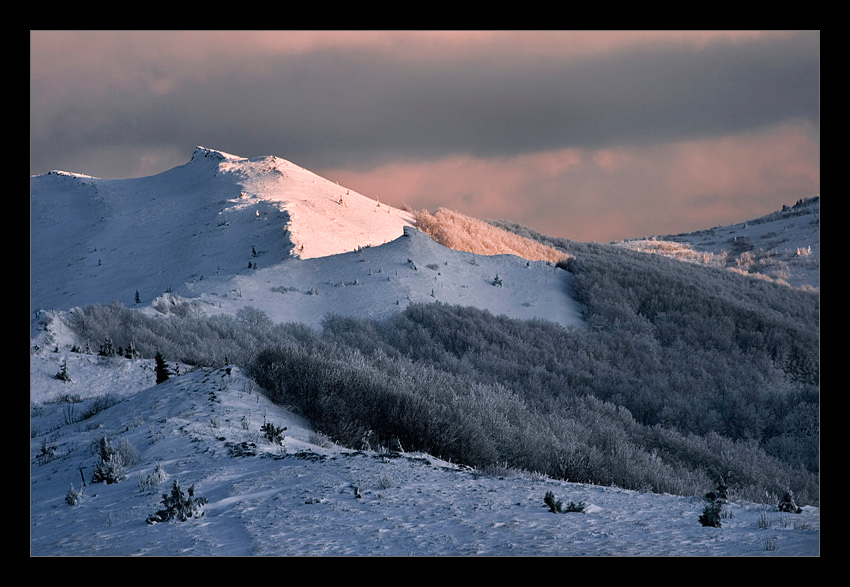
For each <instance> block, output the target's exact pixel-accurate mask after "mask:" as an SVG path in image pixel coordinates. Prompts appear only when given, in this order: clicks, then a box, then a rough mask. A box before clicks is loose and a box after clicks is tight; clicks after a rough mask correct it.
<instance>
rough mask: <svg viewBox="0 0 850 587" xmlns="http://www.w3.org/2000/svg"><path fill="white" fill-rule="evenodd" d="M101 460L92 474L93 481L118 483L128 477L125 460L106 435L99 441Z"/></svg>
mask: <svg viewBox="0 0 850 587" xmlns="http://www.w3.org/2000/svg"><path fill="white" fill-rule="evenodd" d="M99 454H100V462H99V463H98V464H97V466H96V467H95V470H94V473H93V474H92V479H91V482H92V483H104V482H105V483H107V484H112V483H118V482H120V481H123V480H124V479H125V478H126V474H125V469H124V461H123V460H122V458H121V455H120V454H119V452H118V451H117V450H115V448H113V446H112V443H110V442H109V440H108V439H107V438H106V437H105V436H104V437H103V438H101V439H100V443H99Z"/></svg>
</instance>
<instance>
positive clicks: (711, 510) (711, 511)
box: [699, 501, 723, 528]
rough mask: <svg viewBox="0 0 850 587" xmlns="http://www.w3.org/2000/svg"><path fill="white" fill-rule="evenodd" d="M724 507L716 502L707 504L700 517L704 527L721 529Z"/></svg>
mask: <svg viewBox="0 0 850 587" xmlns="http://www.w3.org/2000/svg"><path fill="white" fill-rule="evenodd" d="M722 507H723V506H722V504H721V503H719V502H716V501H711V502H709V503H707V504H705V507H704V508H703V509H702V513H701V514H700V516H699V523H700V524H702V525H703V526H711V527H713V528H720V527H721V524H720V511H721V509H722Z"/></svg>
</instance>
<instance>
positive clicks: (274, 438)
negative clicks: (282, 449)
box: [260, 422, 286, 444]
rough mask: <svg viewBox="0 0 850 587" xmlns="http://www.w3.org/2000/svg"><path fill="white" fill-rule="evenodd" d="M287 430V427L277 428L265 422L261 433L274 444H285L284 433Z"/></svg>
mask: <svg viewBox="0 0 850 587" xmlns="http://www.w3.org/2000/svg"><path fill="white" fill-rule="evenodd" d="M285 430H286V426H284V427H280V426H275V425H274V424H272V423H271V422H263V425H262V426H261V427H260V432H262V433H263V436H264V437H265V439H266V440H268V441H269V442H271V443H272V444H283V432H284V431H285Z"/></svg>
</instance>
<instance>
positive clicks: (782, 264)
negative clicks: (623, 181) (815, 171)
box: [616, 196, 820, 290]
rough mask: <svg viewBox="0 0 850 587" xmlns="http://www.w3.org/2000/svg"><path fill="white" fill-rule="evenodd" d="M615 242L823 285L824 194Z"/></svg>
mask: <svg viewBox="0 0 850 587" xmlns="http://www.w3.org/2000/svg"><path fill="white" fill-rule="evenodd" d="M616 244H619V245H622V246H625V247H628V248H631V249H635V250H639V251H644V252H650V253H659V254H662V255H666V256H669V257H674V258H677V259H681V260H683V261H688V262H693V263H701V264H705V265H711V266H713V267H724V268H728V269H730V270H733V271H740V272H742V273H747V274H750V275H753V276H756V277H763V278H766V279H770V280H773V281H776V282H779V283H785V284H788V285H790V286H792V287H805V288H811V289H814V290H819V289H820V197H818V196H815V197H813V198H808V199H805V200H800V201H798V202H797V203H796V204H794V205H793V206H785V207H783V209H782V210H777V211H776V212H774V213H772V214H768V215H766V216H762V217H761V218H756V219H754V220H750V221H747V222H740V223H738V224H732V225H730V226H715V227H714V228H710V229H707V230H700V231H697V232H692V233H686V234H676V235H668V236H654V237H651V238H642V239H630V240H626V241H622V242H620V243H616Z"/></svg>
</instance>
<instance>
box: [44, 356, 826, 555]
mask: <svg viewBox="0 0 850 587" xmlns="http://www.w3.org/2000/svg"><path fill="white" fill-rule="evenodd" d="M31 361H32V363H31V365H32V368H31V389H32V392H33V393H32V405H33V408H32V419H31V425H32V428H33V435H32V439H31V446H30V453H31V455H32V456H33V460H32V465H31V508H30V532H31V536H30V548H31V554H32V555H35V556H53V555H63V556H73V555H107V556H109V555H147V556H156V555H163V556H169V555H197V556H203V555H228V556H250V555H326V556H337V555H340V556H342V555H385V556H409V555H414V556H439V555H442V556H466V555H488V556H500V555H512V556H517V555H521V556H542V555H551V556H582V555H583V556H601V555H605V556H612V555H615V556H817V555H819V552H820V545H819V535H820V534H819V528H820V524H819V519H820V516H819V508H810V507H807V508H804V511H803V512H802V513H801V514H786V513H780V512H779V511H777V510H776V508H772V507H769V506H765V505H759V504H751V503H738V502H735V500H734V497H732V502H731V503H730V504H728V506H727V509H726V512H727V515H726V517H724V518H723V523H722V527H721V528H707V527H702V526H701V525H700V523H699V521H698V516H699V515H700V513H701V512H702V508H703V505H704V501H703V499H701V497H699V496H694V497H690V498H688V497H677V496H672V495H655V494H651V493H642V492H637V491H626V490H622V489H617V488H610V487H598V486H592V485H586V484H574V483H569V482H564V481H554V480H550V479H545V478H541V477H539V476H534V475H530V474H524V473H520V472H508V471H505V472H503V473H502V475H493V474H484V473H482V472H480V471H474V470H470V469H468V468H464V467H459V466H456V465H453V464H451V463H447V462H444V461H441V460H440V459H439V458H436V457H434V456H432V455H426V454H410V453H394V452H390V451H388V450H386V449H381V448H379V449H378V450H377V451H353V450H348V449H343V448H340V447H338V446H335V445H332V444H330V443H329V442H327V441H325V440H323V439H321V438H319V437H317V436H316V435H315V434H314V433H313V432H312V431H311V429H310V426H309V425H308V424H307V423H306V422H304V421H303V420H302V419H300V418H299V417H298V416H297V415H295V414H293V413H291V412H289V411H287V410H286V409H284V408H282V407H280V406H276V405H273V404H272V403H270V402H269V401H268V400H267V399H266V398H265V397H264V396H263V395H262V394H261V392H260V390H259V389H257V388H256V386H255V385H254V384H253V383H252V382H251V381H250V380H248V379H247V378H245V377H244V376H243V375H242V374H241V372H240V370H239V369H238V368H230V369H227V368H223V369H218V370H210V369H198V370H194V371H191V372H187V371H186V370H187V367H186V366H183V368H181V373H183V374H181V375H179V376H173V377H171V379H169V380H168V381H167V382H165V383H162V384H160V385H156V384H155V383H154V369H153V361H149V360H136V361H132V360H127V359H116V358H109V359H107V358H104V357H97V356H94V355H84V354H76V353H69V354H67V355H64V354H60V353H54V352H52V351H51V350H50V349H43V350H40V351H36V352H35V354H34V355H33V356H32V359H31ZM62 361H66V362H67V367H68V371H69V373H70V375H71V377H72V380H73V381H72V382H70V383H64V382H62V381H59V380H57V379H55V378H54V375H55V374H56V373H57V372H58V371H59V369H60V367H61V363H62ZM77 395H79V399H81V400H83V401H81V402H78V403H54V402H57V400H61V399H63V398H65V399H68V398H74V396H77ZM92 395H98V396H101V397H103V396H109V397H111V398H112V399H113V401H116V403H115V404H114V405H112V406H111V407H109V408H107V409H106V410H104V411H101V412H99V413H98V414H96V415H94V416H92V417H90V418H88V419H86V420H80V421H74V420H75V419H77V418H79V416H80V414H82V413H84V411H85V410H86V407H87V406H88V405H89V403H88V402H89V401H91V399H92ZM117 400H120V401H117ZM66 422H70V423H66ZM264 422H270V423H272V424H274V425H275V426H278V427H286V430H285V432H284V435H285V438H284V441H283V444H282V445H277V444H272V443H271V442H269V441H268V440H266V439H265V438H264V437H263V435H262V434H261V433H260V427H261V426H262V425H263V423H264ZM104 436H106V437H108V438H110V439H111V440H112V442H113V444H114V443H118V442H126V443H127V444H129V445H130V446H132V447H134V448H135V449H136V450H137V451H138V463H137V464H135V465H132V466H130V467H128V468H127V470H126V479H125V480H124V481H122V482H119V483H114V484H106V483H97V484H93V483H91V482H90V477H91V473H92V471H93V469H94V466H95V465H96V463H97V461H98V457H97V451H96V443H97V441H98V440H99V439H100V438H102V437H104ZM45 443H46V444H48V445H50V446H55V449H56V450H55V453H54V456H53V457H52V458H49V459H48V458H43V459H39V458H37V456H38V455H39V454H41V453H42V446H43V445H44V444H45ZM253 453H256V454H253ZM236 455H243V456H236ZM157 464H160V465H161V466H162V468H163V469H164V471H165V472H166V473H167V474H168V476H169V477H168V478H167V479H166V480H164V481H163V482H162V483H161V484H160V485H158V486H157V487H154V488H151V487H143V485H144V484H143V483H141V482H140V481H143V480H144V479H146V478H147V477H148V476H149V475H150V474H151V473H152V472H153V470H154V469H155V468H156V466H157ZM81 469H82V472H83V474H84V479H85V481H86V482H87V486H86V487H85V488H84V489H83V497H82V499H81V501H80V503H79V505H77V506H70V505H68V504H67V503H66V501H65V498H66V495H67V494H68V490H69V488H71V486H73V487H74V488H75V489H76V490H80V488H81V481H82V480H81ZM175 479H176V480H178V482H179V485H180V486H181V487H182V488H183V490H184V491H186V490H187V489H188V487H189V486H192V485H194V488H195V495H196V496H199V497H205V498H207V499H208V500H209V501H208V503H207V504H206V505H205V506H204V508H203V515H202V516H201V517H198V518H190V519H189V520H187V521H185V522H180V521H171V522H164V523H160V524H154V525H150V524H147V523H146V519H147V517H148V516H150V515H151V514H153V513H154V512H156V511H157V510H159V509H161V507H162V503H161V499H162V493H164V492H168V491H170V489H171V487H172V484H173V482H174V480H175ZM548 491H551V492H553V493H554V494H555V496H556V497H557V498H558V499H560V500H562V501H563V502H564V503H565V504H567V503H569V502H570V501H572V502H575V503H577V504H578V503H579V502H584V503H585V504H586V506H587V507H586V510H585V513H566V514H553V513H550V512H549V510H548V508H547V506H545V505H544V502H543V498H544V495H545V494H546V492H548Z"/></svg>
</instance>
